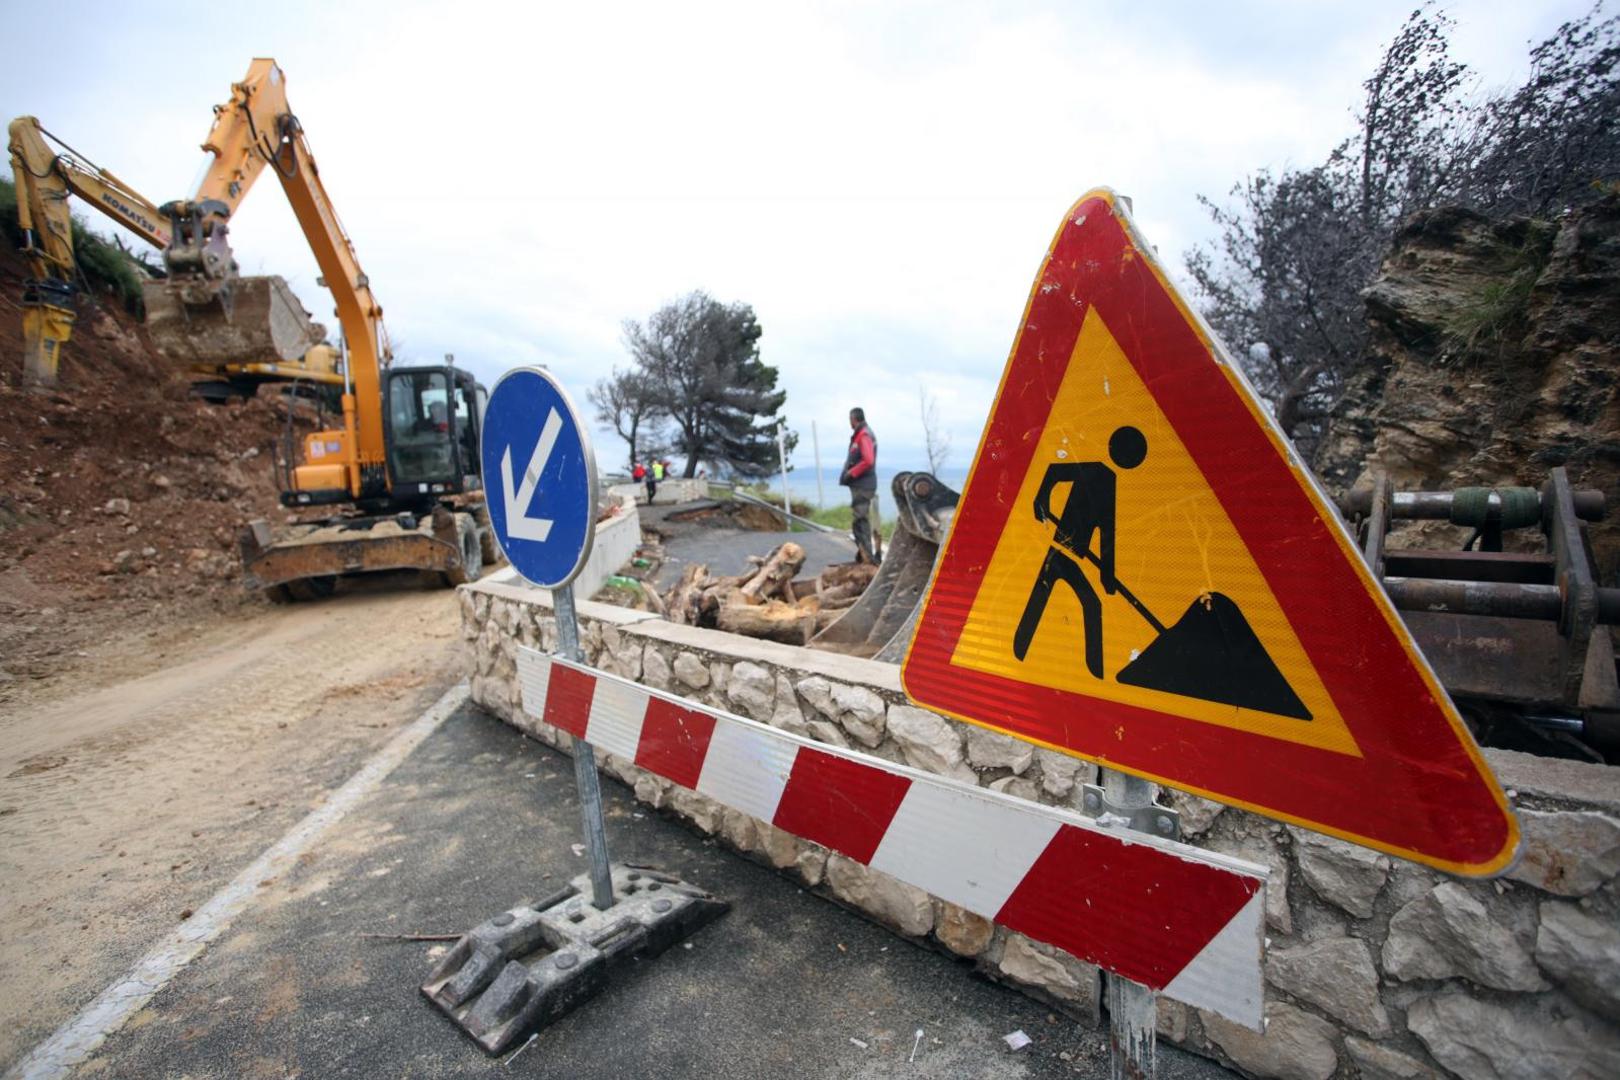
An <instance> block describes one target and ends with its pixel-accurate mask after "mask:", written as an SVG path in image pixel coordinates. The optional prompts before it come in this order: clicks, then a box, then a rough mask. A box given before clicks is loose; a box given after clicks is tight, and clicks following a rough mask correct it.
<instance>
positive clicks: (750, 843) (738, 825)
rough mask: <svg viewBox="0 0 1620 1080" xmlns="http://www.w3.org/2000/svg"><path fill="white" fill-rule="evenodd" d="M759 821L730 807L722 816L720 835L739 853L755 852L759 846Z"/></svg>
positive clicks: (725, 809)
mask: <svg viewBox="0 0 1620 1080" xmlns="http://www.w3.org/2000/svg"><path fill="white" fill-rule="evenodd" d="M759 824H760V822H759V819H758V818H756V817H754V816H753V815H752V814H745V813H743V812H742V811H741V810H733V809H731V808H730V807H729V806H728V807H726V808H724V809H723V810H722V811H721V814H720V835H721V836H723V837H724V838H725V840H726V843H728V844H730V845H731V846H732V847H734V848H736V849H737V850H738V851H753V850H754V849H755V848H757V847H758V846H759Z"/></svg>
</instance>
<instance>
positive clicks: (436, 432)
mask: <svg viewBox="0 0 1620 1080" xmlns="http://www.w3.org/2000/svg"><path fill="white" fill-rule="evenodd" d="M203 149H204V150H205V151H207V152H208V153H210V154H212V155H213V160H212V162H211V163H210V164H209V167H208V170H207V172H206V174H205V176H204V178H203V181H202V183H201V185H199V187H198V189H197V193H196V194H195V196H193V197H192V198H191V199H187V200H183V201H178V202H172V203H168V204H167V205H165V206H163V207H161V208H160V210H161V212H162V214H163V216H164V218H165V219H166V221H167V222H168V225H169V229H170V240H169V245H168V247H167V248H166V249H165V251H164V264H165V267H166V268H167V270H168V276H167V277H166V278H165V279H163V280H161V281H155V282H152V283H150V284H149V285H148V286H147V287H146V303H147V319H148V327H149V329H150V330H151V331H152V335H153V337H154V339H156V340H158V341H160V343H162V344H161V345H160V347H164V348H167V349H171V350H173V351H174V352H175V354H177V355H178V354H180V352H181V350H182V349H188V348H194V347H196V346H197V344H198V342H199V341H204V342H207V343H208V344H206V345H205V346H204V352H209V353H215V352H217V351H218V350H219V349H221V348H226V347H229V343H230V342H231V341H232V340H234V339H235V338H236V337H240V336H245V335H252V334H259V335H265V334H276V333H280V334H283V335H288V336H291V337H297V336H298V334H299V327H298V326H297V325H296V322H297V316H298V314H299V312H292V311H289V310H287V309H285V308H274V309H272V308H268V307H263V306H259V305H257V304H254V305H251V309H250V310H244V304H243V298H242V297H241V296H240V295H238V289H239V283H240V282H241V280H242V279H241V278H239V277H238V276H237V275H236V260H235V259H234V258H232V256H231V251H230V246H229V244H228V242H227V238H228V234H229V223H230V219H231V216H232V214H234V213H235V212H236V209H237V207H238V206H240V205H241V202H242V200H243V199H245V198H246V197H247V195H248V192H249V191H251V190H252V188H253V184H254V181H256V180H257V179H258V178H259V176H260V175H261V174H262V173H263V172H264V170H265V168H266V167H267V166H268V167H269V169H270V171H271V172H273V173H274V174H275V177H276V179H277V180H278V181H280V183H281V188H282V191H283V192H285V193H286V196H287V200H288V202H289V203H291V205H292V209H293V213H294V215H295V216H296V217H297V219H298V224H299V226H300V227H301V228H302V230H303V233H304V237H305V239H306V240H307V241H308V242H309V246H310V250H311V251H312V252H313V253H314V255H315V261H316V263H317V264H318V265H319V267H320V270H321V275H322V277H321V281H322V283H323V284H324V285H325V286H326V288H327V289H328V290H329V291H330V292H331V294H332V299H333V301H334V302H335V304H336V307H337V317H338V322H339V323H340V324H341V326H342V329H343V339H342V340H343V343H344V346H345V350H346V351H345V356H344V362H343V364H342V369H343V375H344V380H345V381H344V386H343V397H342V402H343V408H342V417H343V422H342V426H341V427H336V428H331V429H329V430H325V431H316V432H311V433H309V434H308V435H306V436H304V437H303V439H302V441H301V442H302V445H301V447H287V448H285V451H284V453H283V455H281V457H282V460H281V462H280V464H281V466H282V493H281V501H282V503H283V505H285V506H287V507H289V508H294V509H297V508H305V507H319V506H326V507H332V508H334V509H335V510H336V513H335V514H334V516H331V517H329V518H326V519H324V520H320V521H308V522H304V523H302V524H299V525H296V526H291V527H288V528H286V529H284V530H280V531H279V532H278V531H273V530H272V529H271V528H270V526H269V525H268V523H266V522H264V521H255V522H253V523H251V524H250V525H249V526H248V527H247V529H246V530H245V532H244V534H243V537H242V545H241V546H242V557H243V565H244V571H245V577H246V580H247V582H248V584H249V586H250V587H258V588H262V589H263V590H265V592H266V594H267V595H269V597H270V598H271V599H273V600H278V601H286V600H303V599H313V598H316V597H319V596H324V595H326V594H329V593H330V592H331V591H332V590H333V588H334V587H335V585H336V583H337V580H338V578H339V577H341V576H344V575H353V574H363V573H369V572H374V571H382V570H398V569H415V570H420V571H428V572H435V573H437V574H439V575H441V576H442V578H443V580H444V581H445V582H446V583H447V584H459V583H461V582H464V581H468V580H471V579H472V578H476V577H477V576H478V572H479V569H480V568H481V566H482V564H483V562H484V561H485V559H486V558H487V559H488V560H489V561H491V562H493V561H494V559H495V557H496V547H495V543H494V539H493V537H492V536H491V534H490V527H489V516H488V512H487V510H486V508H485V506H484V501H483V478H482V476H481V465H480V461H479V455H478V440H479V431H480V427H481V425H482V420H483V410H484V404H485V402H486V401H487V394H486V392H485V390H484V388H483V387H482V386H480V385H479V384H478V383H477V382H476V381H475V380H474V379H473V377H472V375H471V374H470V373H468V372H466V371H463V370H460V369H458V368H456V367H455V366H454V365H453V364H449V365H442V366H433V367H414V366H413V367H404V366H401V367H394V366H392V365H391V361H392V359H393V353H392V350H391V349H390V348H389V343H388V333H387V330H386V329H385V328H384V326H383V311H382V305H381V304H380V303H378V301H377V298H376V296H375V295H374V294H373V292H372V290H371V279H370V278H369V277H367V276H366V274H365V272H364V271H363V270H361V268H360V261H359V259H358V257H357V256H356V255H355V249H354V244H353V243H352V242H351V241H350V239H349V235H348V233H347V232H345V231H344V229H343V226H342V224H341V223H340V222H339V221H338V216H337V212H336V211H335V210H334V209H333V206H332V202H331V200H330V199H329V198H328V197H327V194H326V188H325V186H324V185H323V184H322V183H321V176H320V170H319V169H318V168H317V167H316V164H315V157H314V155H313V153H312V152H311V151H310V146H309V141H308V139H307V138H306V137H305V135H304V129H303V125H301V124H300V123H299V122H298V117H297V116H296V115H294V114H293V111H292V109H291V107H290V106H289V105H288V102H287V81H286V77H285V76H284V75H283V74H282V71H281V69H280V68H279V67H278V66H276V62H275V61H274V60H269V59H259V60H254V61H253V63H252V65H251V66H250V67H249V68H248V73H247V76H246V78H244V79H243V80H242V81H241V82H239V83H236V84H235V85H234V86H232V88H231V97H230V100H229V101H227V102H226V103H225V104H223V105H221V106H219V107H217V108H216V109H215V110H214V123H213V126H212V127H211V129H210V130H209V133H208V138H207V139H206V140H205V141H204V143H203ZM299 311H301V309H299ZM267 315H268V317H269V318H268V323H267V321H266V316H267ZM289 318H290V319H292V320H293V321H294V325H292V326H287V325H281V326H276V325H272V324H274V323H275V322H276V320H281V319H289ZM304 319H305V321H306V322H307V316H304ZM216 333H217V334H218V338H217V339H216V338H214V337H213V336H212V335H215V334H216Z"/></svg>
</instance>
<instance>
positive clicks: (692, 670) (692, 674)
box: [671, 652, 709, 690]
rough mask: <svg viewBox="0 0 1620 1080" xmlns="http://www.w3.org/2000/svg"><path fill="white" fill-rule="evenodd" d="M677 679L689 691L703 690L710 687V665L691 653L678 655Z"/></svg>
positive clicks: (675, 666) (673, 665)
mask: <svg viewBox="0 0 1620 1080" xmlns="http://www.w3.org/2000/svg"><path fill="white" fill-rule="evenodd" d="M671 666H672V667H673V668H674V669H675V677H676V678H677V679H679V680H681V682H683V683H685V684H686V686H687V688H688V689H691V690H702V689H703V688H704V687H705V686H708V685H709V665H707V664H705V663H704V662H703V661H702V660H699V659H698V658H697V657H695V656H693V655H692V654H691V653H689V652H683V653H676V654H675V663H674V664H672V665H671Z"/></svg>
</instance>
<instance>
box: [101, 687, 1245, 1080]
mask: <svg viewBox="0 0 1620 1080" xmlns="http://www.w3.org/2000/svg"><path fill="white" fill-rule="evenodd" d="M603 789H604V796H605V801H606V808H607V829H608V839H609V845H610V850H611V852H612V856H613V858H614V859H615V860H620V861H632V862H640V863H648V864H653V865H657V866H660V867H662V868H664V869H665V870H668V871H670V872H673V873H677V874H680V875H682V876H683V877H685V878H686V879H687V880H689V881H692V882H694V883H696V884H698V885H701V886H703V887H705V888H708V889H709V890H711V891H712V892H714V893H716V894H718V895H719V896H721V897H723V898H724V899H726V900H729V901H730V902H731V904H732V905H733V906H732V910H731V911H730V912H729V913H728V914H727V915H725V916H724V917H722V918H721V919H720V920H719V921H718V922H716V923H714V924H711V925H710V926H708V927H707V928H705V929H703V930H701V931H699V933H698V934H697V935H696V936H695V937H694V938H692V939H691V941H690V942H689V945H690V947H689V948H687V947H680V946H677V947H676V948H674V949H672V950H671V951H670V952H668V953H666V954H664V955H663V956H661V957H658V958H655V959H652V960H648V961H643V962H641V963H640V964H638V965H637V966H636V967H635V968H634V969H632V970H631V971H629V972H628V973H627V975H626V976H625V977H623V978H621V979H619V980H618V981H617V982H615V983H614V984H613V985H612V986H610V987H609V989H608V990H607V991H606V992H604V993H603V994H602V995H601V996H599V997H597V998H596V999H595V1000H593V1001H591V1002H589V1003H587V1004H586V1005H584V1006H583V1007H581V1008H580V1009H579V1010H577V1011H576V1012H574V1013H572V1014H571V1015H569V1016H567V1017H566V1018H564V1019H563V1020H562V1021H560V1022H559V1023H557V1024H556V1025H554V1026H552V1027H551V1028H549V1029H547V1030H545V1031H544V1032H543V1033H542V1034H541V1035H540V1037H539V1038H538V1039H537V1040H535V1041H534V1042H533V1044H531V1045H529V1046H528V1047H527V1048H525V1049H523V1050H521V1051H520V1052H519V1053H517V1054H516V1055H515V1056H512V1057H509V1058H508V1059H507V1060H506V1061H504V1062H502V1061H500V1060H494V1059H490V1058H487V1057H485V1056H484V1054H483V1053H482V1052H481V1051H480V1050H479V1049H477V1048H476V1047H475V1046H474V1045H473V1044H472V1043H471V1042H470V1041H469V1040H467V1039H466V1038H464V1037H463V1036H462V1035H461V1034H460V1033H459V1032H458V1031H457V1030H456V1029H455V1028H454V1027H453V1026H452V1025H451V1024H450V1023H449V1022H448V1021H447V1020H446V1019H445V1018H444V1017H442V1016H441V1015H440V1014H438V1013H437V1012H436V1011H434V1010H433V1009H432V1008H431V1007H430V1006H429V1005H428V1004H427V1002H426V1001H425V1000H423V999H422V997H421V996H420V994H419V992H418V989H417V988H418V986H419V984H420V983H421V981H422V980H423V978H424V977H425V976H426V974H427V972H428V971H429V969H430V968H431V967H432V965H433V963H434V959H435V957H437V956H438V955H440V953H441V951H442V949H443V948H444V947H445V946H444V945H442V944H435V943H421V942H402V941H391V940H379V939H368V938H363V937H362V936H361V935H362V934H366V933H383V934H389V933H426V932H458V931H460V930H463V929H465V928H467V927H469V926H471V925H473V924H476V923H478V922H481V921H483V920H484V919H486V918H488V917H490V916H491V915H493V914H495V913H496V912H499V911H501V910H504V909H506V908H508V907H510V906H513V905H514V904H516V903H519V902H522V901H525V900H534V899H537V898H539V897H540V896H542V895H544V894H546V893H549V892H551V891H553V890H554V889H556V888H557V887H558V886H559V885H561V884H563V883H564V882H566V881H567V880H569V879H570V878H572V877H574V876H575V875H577V874H579V873H581V872H583V871H584V869H585V867H586V862H585V859H584V858H583V857H582V856H580V855H576V854H575V852H574V849H573V845H575V844H577V843H578V842H579V841H580V834H579V816H578V803H577V801H576V799H575V795H574V785H573V772H572V765H571V762H570V760H569V759H568V758H566V757H564V756H563V755H561V754H558V753H556V752H555V751H552V750H550V749H549V748H546V747H544V746H541V745H539V744H537V743H535V742H533V741H531V740H528V739H525V738H523V737H522V736H521V735H519V734H518V733H517V732H515V731H513V730H512V729H511V728H509V727H507V726H506V725H505V724H502V723H500V722H499V721H497V720H495V719H493V718H492V717H490V716H488V715H487V714H485V713H483V712H482V711H480V710H478V709H476V708H474V707H471V706H464V707H463V708H461V709H460V710H458V711H457V712H456V713H455V714H454V715H453V716H452V717H451V718H450V719H449V720H447V721H446V722H445V723H444V725H443V726H442V727H440V728H439V729H438V730H437V731H436V732H435V733H434V734H433V735H431V736H430V737H429V738H428V739H427V740H426V741H425V742H423V743H422V745H421V746H420V747H418V748H417V749H416V751H415V752H414V753H413V754H412V756H411V757H410V758H409V759H407V760H406V761H405V762H404V763H403V764H402V765H401V766H400V767H399V768H398V769H397V770H396V771H395V772H394V773H393V774H392V775H390V776H389V777H388V779H387V780H386V781H384V782H383V784H382V785H381V786H380V787H379V788H378V789H377V790H376V791H374V792H373V793H372V794H371V795H370V796H369V797H368V798H367V799H366V801H365V802H363V803H362V804H361V805H360V806H359V807H358V808H357V809H356V810H355V811H354V812H353V813H351V814H350V815H349V816H348V817H347V818H345V819H343V821H342V822H341V823H339V824H338V825H337V826H335V827H334V828H333V830H332V831H331V832H330V833H328V834H326V835H325V836H324V837H323V838H322V839H321V840H320V841H319V843H318V844H317V846H316V847H315V848H313V849H312V850H311V851H309V852H308V853H306V854H305V855H304V856H303V857H302V858H301V859H300V860H299V862H298V864H297V866H296V869H295V870H294V871H292V872H291V873H289V874H287V875H285V876H284V877H283V878H281V879H279V880H271V881H266V882H263V883H261V886H260V895H259V897H258V899H257V900H256V902H255V903H254V905H253V906H252V907H250V908H249V909H248V910H247V911H246V912H245V913H244V914H243V915H242V916H241V917H239V918H238V920H237V921H236V923H235V925H234V926H233V927H232V928H231V929H230V930H228V931H227V932H226V933H225V934H224V935H223V936H222V937H221V938H220V939H219V940H217V941H216V942H215V943H214V944H213V945H212V946H211V947H210V948H209V949H208V950H207V951H206V952H204V953H203V954H202V955H201V956H200V957H199V958H198V959H196V960H195V961H193V962H192V964H191V965H190V966H189V967H187V968H186V969H185V970H184V971H182V972H181V973H180V974H179V975H178V976H177V977H176V978H175V979H174V981H173V982H171V983H170V984H169V986H168V987H167V988H166V989H164V990H163V991H162V992H161V993H159V994H158V995H157V996H156V997H155V998H154V999H153V1000H152V1001H151V1003H150V1004H149V1005H148V1006H147V1007H146V1008H145V1009H143V1010H142V1011H141V1012H139V1013H137V1014H136V1015H135V1016H134V1017H133V1019H132V1020H131V1021H130V1022H129V1023H128V1024H127V1025H126V1026H125V1027H124V1028H123V1029H122V1030H121V1031H119V1032H118V1033H116V1034H114V1035H113V1036H112V1037H111V1038H109V1039H108V1041H107V1042H106V1043H105V1044H104V1045H103V1046H102V1048H101V1049H100V1051H99V1052H98V1053H97V1055H96V1056H95V1057H94V1058H93V1059H91V1060H90V1061H89V1062H88V1063H86V1065H85V1066H83V1067H82V1068H81V1070H80V1075H83V1076H120V1077H122V1076H140V1077H182V1076H183V1077H188V1078H199V1080H200V1078H204V1077H219V1078H225V1077H233V1078H234V1077H243V1078H258V1077H293V1076H297V1077H323V1078H324V1077H381V1076H387V1077H461V1076H483V1075H500V1076H534V1077H565V1076H566V1077H570V1078H573V1080H581V1078H593V1077H603V1078H606V1077H622V1076H626V1075H640V1076H651V1077H664V1076H672V1077H684V1076H701V1077H704V1078H705V1080H744V1078H747V1080H757V1078H772V1077H781V1078H784V1080H786V1078H793V1080H801V1078H804V1077H824V1076H825V1077H862V1078H885V1077H901V1076H904V1077H913V1078H922V1077H953V1078H954V1077H986V1078H1049V1077H1076V1076H1086V1077H1090V1076H1106V1075H1107V1072H1108V1061H1107V1048H1106V1047H1107V1040H1106V1032H1105V1031H1104V1030H1101V1029H1095V1028H1090V1027H1086V1026H1082V1025H1080V1024H1077V1023H1075V1022H1073V1021H1071V1020H1068V1019H1066V1018H1063V1017H1060V1016H1056V1015H1054V1014H1053V1013H1051V1012H1050V1011H1049V1010H1048V1009H1047V1008H1046V1007H1044V1006H1042V1005H1040V1004H1038V1003H1036V1002H1034V1001H1031V1000H1030V999H1028V998H1025V997H1023V996H1022V995H1019V994H1017V993H1014V992H1012V991H1010V990H1008V989H1006V988H1004V987H1002V986H999V985H997V984H994V983H991V982H988V981H986V980H984V979H983V978H981V977H979V976H977V975H975V974H974V973H973V971H972V969H971V968H970V967H968V966H966V965H965V964H963V963H960V962H957V961H955V960H953V959H951V958H950V957H947V956H945V955H942V954H940V953H937V952H934V951H931V950H929V949H926V948H923V947H921V946H917V945H913V944H911V943H909V942H907V941H905V940H903V939H901V938H899V937H897V936H895V935H894V934H892V933H890V932H888V931H887V930H884V929H883V928H881V927H879V926H877V925H875V924H873V923H871V922H869V921H867V920H865V919H863V918H860V917H857V916H855V915H853V914H851V913H850V912H848V911H846V910H844V909H843V908H841V907H839V906H837V905H836V904H833V903H831V902H830V901H828V900H826V899H823V898H821V897H819V896H816V895H814V894H812V893H809V892H806V891H804V890H803V889H801V888H799V887H797V886H796V885H795V884H794V882H793V881H791V880H790V879H788V878H787V877H784V876H782V875H780V874H777V873H775V872H773V871H771V870H769V869H767V868H765V867H762V866H759V865H757V864H755V863H753V862H750V861H748V860H746V859H744V858H741V857H739V856H737V855H735V854H732V853H729V852H727V851H726V850H724V849H723V848H721V847H719V846H717V845H716V844H715V842H714V841H712V840H710V839H707V838H705V837H703V836H701V835H700V834H698V833H696V832H694V831H692V830H690V829H689V828H688V827H686V826H684V825H683V824H681V823H679V822H677V821H675V820H673V819H667V818H664V817H662V816H660V815H658V814H657V813H656V812H653V811H650V810H648V809H646V808H645V807H642V806H640V805H639V804H637V803H636V802H635V801H634V800H633V798H632V797H631V795H630V793H629V792H628V791H627V790H626V789H625V788H624V787H623V786H622V785H620V784H619V783H617V782H616V781H613V780H611V779H608V778H606V777H604V779H603ZM918 1029H921V1030H922V1031H923V1033H924V1034H923V1039H922V1042H921V1044H920V1045H919V1046H918V1049H917V1055H916V1060H915V1061H914V1062H913V1061H909V1060H908V1057H909V1055H910V1053H911V1050H912V1047H913V1043H914V1033H915V1032H916V1031H917V1030H918ZM1016 1030H1023V1031H1024V1032H1026V1033H1027V1034H1028V1035H1029V1036H1030V1037H1031V1038H1032V1039H1033V1040H1034V1042H1033V1044H1032V1045H1030V1046H1028V1047H1026V1048H1025V1049H1023V1050H1020V1051H1017V1052H1014V1051H1011V1050H1009V1049H1008V1048H1007V1045H1006V1044H1005V1043H1004V1042H1003V1040H1002V1036H1004V1035H1006V1034H1008V1033H1009V1032H1013V1031H1016ZM1231 1075H1233V1074H1230V1073H1228V1072H1226V1071H1225V1070H1222V1069H1221V1068H1219V1067H1218V1066H1216V1065H1214V1064H1213V1063H1211V1062H1208V1061H1205V1060H1203V1059H1199V1058H1194V1057H1191V1056H1189V1055H1185V1054H1182V1053H1180V1052H1179V1051H1176V1050H1175V1049H1173V1048H1169V1047H1161V1048H1160V1050H1159V1076H1160V1077H1163V1078H1164V1080H1183V1078H1199V1080H1206V1078H1213V1077H1227V1076H1231Z"/></svg>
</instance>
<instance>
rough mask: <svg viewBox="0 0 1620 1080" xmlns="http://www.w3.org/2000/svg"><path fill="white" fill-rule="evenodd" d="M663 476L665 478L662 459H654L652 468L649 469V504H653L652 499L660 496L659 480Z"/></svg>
mask: <svg viewBox="0 0 1620 1080" xmlns="http://www.w3.org/2000/svg"><path fill="white" fill-rule="evenodd" d="M663 478H664V463H663V462H662V461H654V462H653V463H652V468H650V469H648V470H647V505H648V506H651V505H652V501H653V500H654V499H656V498H657V497H658V481H660V480H662V479H663Z"/></svg>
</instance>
